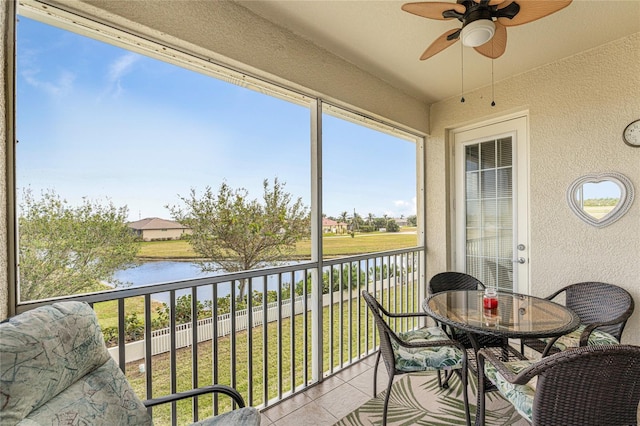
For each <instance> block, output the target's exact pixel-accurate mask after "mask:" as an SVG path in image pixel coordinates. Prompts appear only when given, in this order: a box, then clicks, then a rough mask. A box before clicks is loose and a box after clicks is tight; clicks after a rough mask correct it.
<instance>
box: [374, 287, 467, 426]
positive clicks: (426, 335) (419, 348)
mask: <svg viewBox="0 0 640 426" xmlns="http://www.w3.org/2000/svg"><path fill="white" fill-rule="evenodd" d="M362 296H363V297H364V300H365V302H366V303H367V305H368V306H369V309H370V310H371V313H372V314H373V318H374V320H375V323H376V327H377V329H378V333H379V335H380V349H379V350H378V355H377V357H376V364H375V369H374V374H373V396H376V393H377V392H376V381H377V375H378V365H379V363H380V357H382V359H383V361H384V365H385V367H386V368H387V373H388V375H389V382H388V384H387V393H386V395H385V400H384V409H383V414H382V424H383V426H384V425H386V424H387V411H388V407H389V396H390V395H391V387H392V385H393V379H394V377H395V376H396V375H399V374H406V373H415V372H418V371H440V370H444V371H449V370H455V371H457V372H459V374H460V379H461V382H462V387H463V389H464V391H463V392H462V395H463V399H464V406H465V415H466V423H467V425H470V424H471V420H470V416H469V401H468V396H467V353H466V351H465V349H464V347H463V346H462V345H461V344H460V343H459V342H456V341H454V340H450V339H449V337H448V336H447V335H446V334H445V333H444V331H443V330H442V329H441V328H440V327H425V328H420V329H415V330H410V331H407V332H403V333H396V332H394V331H393V330H392V329H391V327H390V326H389V324H388V323H387V321H386V320H385V318H388V319H395V318H412V317H413V318H415V317H427V315H426V314H424V313H418V312H416V313H391V312H388V311H387V310H385V309H384V308H383V307H382V306H381V305H380V303H378V301H377V300H376V299H375V297H373V296H372V295H371V294H370V293H368V292H367V291H366V290H363V291H362Z"/></svg>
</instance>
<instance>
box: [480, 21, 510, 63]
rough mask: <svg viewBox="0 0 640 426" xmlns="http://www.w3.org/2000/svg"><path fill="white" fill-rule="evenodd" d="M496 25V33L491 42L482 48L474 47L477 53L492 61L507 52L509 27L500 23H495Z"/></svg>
mask: <svg viewBox="0 0 640 426" xmlns="http://www.w3.org/2000/svg"><path fill="white" fill-rule="evenodd" d="M495 24H496V32H495V33H494V34H493V37H492V38H491V40H489V41H488V42H486V43H485V44H483V45H481V46H477V47H474V49H475V50H476V52H478V53H479V54H481V55H483V56H486V57H487V58H491V59H496V58H499V57H500V56H502V54H503V53H504V52H505V50H507V27H505V26H504V25H502V24H500V23H499V22H495Z"/></svg>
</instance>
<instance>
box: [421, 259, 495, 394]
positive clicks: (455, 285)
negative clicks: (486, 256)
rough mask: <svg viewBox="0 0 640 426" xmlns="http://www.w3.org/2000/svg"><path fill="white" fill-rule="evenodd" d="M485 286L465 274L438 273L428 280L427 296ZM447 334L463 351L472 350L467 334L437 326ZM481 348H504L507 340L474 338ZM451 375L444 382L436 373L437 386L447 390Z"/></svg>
mask: <svg viewBox="0 0 640 426" xmlns="http://www.w3.org/2000/svg"><path fill="white" fill-rule="evenodd" d="M484 288H485V285H484V284H483V283H482V282H481V281H480V280H479V279H477V278H476V277H474V276H472V275H469V274H465V273H463V272H453V271H450V272H440V273H439V274H436V275H434V276H433V277H432V278H431V279H430V280H429V294H430V295H432V294H436V293H441V292H443V291H452V290H482V289H484ZM438 325H440V326H441V327H442V329H443V330H445V332H446V333H447V335H448V336H449V338H451V339H453V340H457V341H458V342H460V343H462V345H463V346H464V347H465V349H472V345H471V341H470V340H469V338H468V337H467V333H465V332H464V331H461V330H457V329H452V328H451V327H449V328H447V326H445V325H444V324H438ZM476 338H477V339H478V343H479V345H480V346H481V347H505V345H507V344H508V340H507V339H503V338H500V337H492V336H483V335H478V336H476ZM450 378H451V374H447V376H446V377H445V379H444V381H443V380H442V378H441V373H440V371H438V384H439V385H440V387H442V388H447V386H448V382H449V379H450Z"/></svg>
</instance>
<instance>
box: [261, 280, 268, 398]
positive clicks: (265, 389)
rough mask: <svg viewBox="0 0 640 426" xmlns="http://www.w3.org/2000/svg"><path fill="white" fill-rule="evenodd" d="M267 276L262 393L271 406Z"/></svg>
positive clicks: (263, 305)
mask: <svg viewBox="0 0 640 426" xmlns="http://www.w3.org/2000/svg"><path fill="white" fill-rule="evenodd" d="M267 281H268V277H267V275H264V276H263V277H262V386H263V389H262V393H263V399H264V401H263V403H264V406H265V407H266V406H267V405H269V364H268V362H269V351H268V349H269V339H268V337H269V335H268V331H269V330H268V328H269V327H268V325H269V317H268V311H267Z"/></svg>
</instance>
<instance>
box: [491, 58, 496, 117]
mask: <svg viewBox="0 0 640 426" xmlns="http://www.w3.org/2000/svg"><path fill="white" fill-rule="evenodd" d="M493 61H494V59H493V58H492V59H491V107H494V106H496V101H495V98H496V94H495V85H494V80H493Z"/></svg>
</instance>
